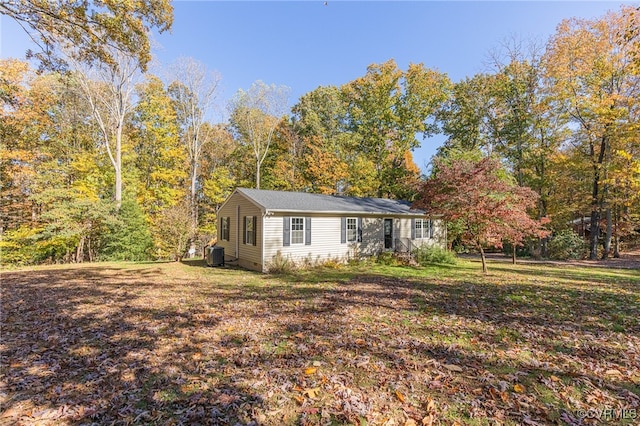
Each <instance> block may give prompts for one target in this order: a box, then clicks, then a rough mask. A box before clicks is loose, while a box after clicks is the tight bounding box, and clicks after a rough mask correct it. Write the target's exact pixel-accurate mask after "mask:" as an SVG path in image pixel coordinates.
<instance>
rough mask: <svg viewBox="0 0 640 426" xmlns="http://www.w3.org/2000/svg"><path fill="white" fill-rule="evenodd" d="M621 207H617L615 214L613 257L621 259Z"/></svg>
mask: <svg viewBox="0 0 640 426" xmlns="http://www.w3.org/2000/svg"><path fill="white" fill-rule="evenodd" d="M619 212H620V207H618V206H616V208H615V210H614V213H613V230H614V233H613V257H615V258H616V259H618V258H620V236H619V235H618V217H619Z"/></svg>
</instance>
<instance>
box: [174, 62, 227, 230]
mask: <svg viewBox="0 0 640 426" xmlns="http://www.w3.org/2000/svg"><path fill="white" fill-rule="evenodd" d="M171 73H172V78H173V82H172V83H171V84H170V85H169V95H170V96H171V98H172V99H173V102H174V107H175V109H176V113H177V116H178V124H179V126H180V128H181V138H182V141H183V143H184V145H185V147H186V148H187V160H188V162H189V206H190V216H191V226H192V232H193V234H194V236H195V232H196V229H197V227H198V198H197V190H198V173H199V167H200V161H201V158H202V150H203V147H204V146H205V145H206V144H207V143H209V142H211V140H212V136H213V135H212V132H213V127H212V126H210V125H206V124H207V118H209V116H210V115H211V112H212V111H213V109H214V107H215V102H216V97H217V94H218V87H219V83H220V75H219V74H218V73H216V72H214V71H209V70H207V68H206V66H205V65H204V64H202V63H200V62H198V61H196V60H195V59H193V58H180V59H178V61H177V62H176V63H175V64H174V65H173V67H172V71H171Z"/></svg>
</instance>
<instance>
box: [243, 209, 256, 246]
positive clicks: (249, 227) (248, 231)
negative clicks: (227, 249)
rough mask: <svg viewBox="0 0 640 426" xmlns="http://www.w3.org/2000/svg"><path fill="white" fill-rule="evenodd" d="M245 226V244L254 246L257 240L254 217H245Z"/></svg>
mask: <svg viewBox="0 0 640 426" xmlns="http://www.w3.org/2000/svg"><path fill="white" fill-rule="evenodd" d="M244 226H245V244H247V245H253V244H254V242H255V240H254V238H255V235H256V234H255V232H253V229H254V226H255V224H254V223H253V216H245V217H244Z"/></svg>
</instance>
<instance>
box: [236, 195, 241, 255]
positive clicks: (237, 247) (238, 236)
mask: <svg viewBox="0 0 640 426" xmlns="http://www.w3.org/2000/svg"><path fill="white" fill-rule="evenodd" d="M236 217H237V219H236V259H238V260H240V229H242V228H240V204H238V205H237V206H236Z"/></svg>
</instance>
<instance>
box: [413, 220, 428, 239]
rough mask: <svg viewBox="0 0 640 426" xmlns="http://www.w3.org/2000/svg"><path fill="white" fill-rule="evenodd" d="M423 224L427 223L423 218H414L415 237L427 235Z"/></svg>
mask: <svg viewBox="0 0 640 426" xmlns="http://www.w3.org/2000/svg"><path fill="white" fill-rule="evenodd" d="M425 225H427V221H426V220H424V219H416V220H415V235H416V238H424V237H426V236H427V235H428V233H427V231H426V229H425Z"/></svg>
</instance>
